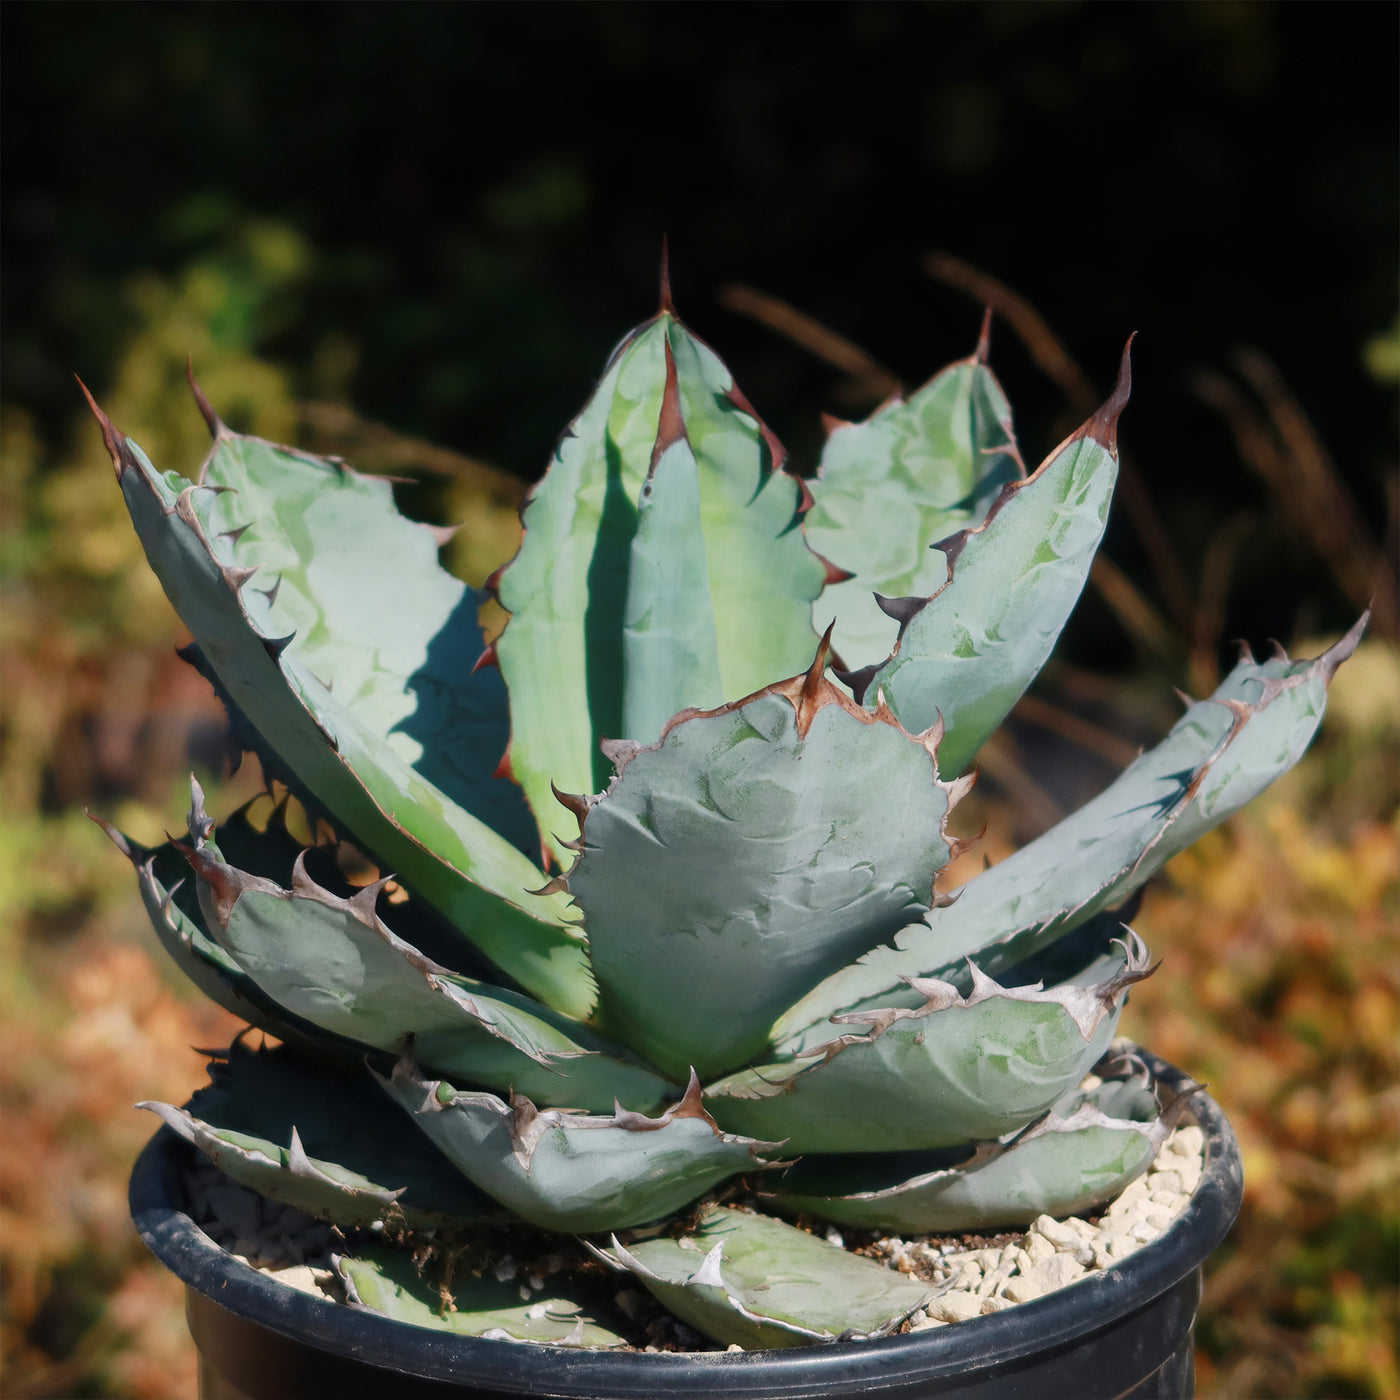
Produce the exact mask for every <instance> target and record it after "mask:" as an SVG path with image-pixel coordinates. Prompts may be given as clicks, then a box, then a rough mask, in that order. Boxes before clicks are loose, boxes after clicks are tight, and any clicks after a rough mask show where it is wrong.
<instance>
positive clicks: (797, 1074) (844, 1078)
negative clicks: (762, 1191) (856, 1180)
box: [706, 934, 1151, 1153]
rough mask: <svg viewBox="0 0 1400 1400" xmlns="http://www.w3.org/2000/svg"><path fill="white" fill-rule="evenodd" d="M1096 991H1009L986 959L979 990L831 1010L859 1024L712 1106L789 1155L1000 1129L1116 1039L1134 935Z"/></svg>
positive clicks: (922, 992) (893, 1146) (947, 988)
mask: <svg viewBox="0 0 1400 1400" xmlns="http://www.w3.org/2000/svg"><path fill="white" fill-rule="evenodd" d="M1128 938H1129V944H1128V945H1127V946H1126V948H1125V949H1124V950H1122V951H1123V956H1121V957H1120V958H1119V960H1118V966H1117V968H1116V969H1115V970H1114V972H1113V974H1112V975H1111V976H1109V977H1107V978H1106V979H1105V980H1104V981H1102V982H1100V983H1098V984H1097V985H1095V986H1090V987H1080V986H1073V985H1070V986H1064V987H1053V988H1045V989H1042V988H1039V987H1014V988H1006V987H1001V986H998V985H997V983H995V982H994V981H992V980H991V978H989V977H987V976H986V975H985V974H984V973H981V972H979V971H978V970H977V968H976V967H975V966H974V967H972V968H971V972H972V977H973V987H972V992H971V994H970V995H969V996H966V997H964V996H962V995H960V994H959V992H958V990H957V988H956V987H953V986H951V985H950V984H949V983H947V982H940V981H936V980H934V979H931V978H930V979H916V980H915V981H914V982H913V983H912V984H911V987H912V990H913V991H915V992H917V993H918V995H919V996H921V997H923V998H925V1001H924V1003H923V1005H922V1006H920V1007H919V1008H917V1009H916V1010H909V1009H907V1008H903V1007H898V1008H890V1009H887V1010H880V1011H864V1012H856V1013H853V1014H851V1015H849V1016H836V1017H833V1018H832V1019H833V1021H835V1022H836V1023H837V1025H838V1027H846V1028H848V1029H847V1033H846V1034H845V1035H841V1036H840V1037H839V1038H838V1039H836V1040H833V1041H831V1042H829V1043H828V1044H826V1045H819V1046H816V1047H814V1048H813V1049H811V1050H808V1051H806V1052H805V1053H804V1055H803V1056H802V1058H788V1059H786V1060H785V1061H780V1062H779V1063H776V1064H771V1065H762V1066H760V1067H758V1068H754V1069H747V1070H743V1071H741V1072H740V1073H738V1074H735V1075H731V1076H730V1077H729V1078H728V1079H724V1080H721V1081H720V1082H719V1083H717V1084H711V1085H710V1086H709V1087H708V1088H707V1090H706V1095H707V1098H708V1101H709V1104H710V1111H711V1112H712V1113H713V1114H714V1115H715V1119H716V1121H717V1122H719V1123H721V1124H722V1125H723V1126H724V1127H725V1128H727V1129H729V1131H731V1132H742V1133H749V1134H754V1135H757V1134H762V1135H763V1136H764V1137H769V1138H780V1139H783V1140H784V1143H785V1150H787V1151H789V1152H795V1153H808V1152H881V1151H886V1152H904V1151H910V1150H914V1149H919V1148H931V1147H950V1146H953V1145H955V1144H958V1143H964V1142H970V1141H973V1140H975V1139H979V1138H999V1137H1002V1136H1004V1135H1005V1134H1007V1133H1011V1132H1015V1131H1017V1130H1018V1129H1020V1128H1022V1127H1023V1126H1024V1125H1025V1124H1026V1123H1028V1122H1029V1121H1030V1120H1031V1119H1032V1118H1037V1117H1039V1116H1040V1115H1041V1114H1043V1113H1045V1112H1046V1111H1047V1110H1049V1109H1050V1108H1051V1107H1053V1105H1054V1104H1055V1103H1056V1102H1057V1101H1058V1100H1059V1099H1060V1098H1062V1097H1063V1096H1064V1094H1065V1093H1066V1092H1067V1091H1068V1090H1070V1089H1071V1088H1073V1086H1074V1085H1076V1084H1078V1083H1079V1082H1080V1081H1081V1080H1082V1079H1083V1078H1084V1076H1085V1074H1087V1073H1088V1071H1089V1068H1090V1066H1091V1065H1093V1064H1095V1063H1096V1062H1097V1061H1098V1060H1099V1059H1100V1058H1101V1056H1102V1055H1103V1053H1104V1050H1105V1049H1106V1048H1107V1046H1108V1043H1109V1041H1110V1040H1111V1039H1112V1038H1113V1033H1114V1030H1115V1028H1116V1026H1117V1023H1118V1014H1119V1012H1120V1011H1121V1010H1122V1008H1123V1002H1124V999H1125V997H1126V993H1127V990H1128V988H1129V987H1130V986H1132V985H1133V984H1134V983H1136V982H1140V981H1141V980H1142V979H1143V978H1144V977H1147V976H1148V975H1149V974H1150V972H1151V968H1150V967H1149V965H1148V959H1147V950H1146V949H1145V948H1144V947H1143V945H1142V940H1141V939H1139V938H1138V937H1137V935H1136V934H1130V935H1128Z"/></svg>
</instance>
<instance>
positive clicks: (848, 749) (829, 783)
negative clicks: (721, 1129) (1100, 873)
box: [568, 644, 958, 1079]
mask: <svg viewBox="0 0 1400 1400" xmlns="http://www.w3.org/2000/svg"><path fill="white" fill-rule="evenodd" d="M824 660H825V644H823V646H822V647H821V648H820V649H819V651H818V654H817V659H816V661H815V662H814V663H813V666H812V668H811V670H810V671H809V672H808V673H807V674H806V675H805V676H796V677H794V678H793V679H792V680H790V681H783V682H780V683H778V684H777V685H774V686H770V687H768V689H766V690H763V691H760V692H759V693H758V694H757V695H753V696H750V697H749V698H748V699H746V700H743V701H740V702H738V703H737V704H734V705H729V706H725V707H724V708H722V709H719V710H713V711H708V712H703V711H702V712H698V713H696V712H690V713H684V714H681V715H678V716H677V717H676V718H675V720H674V721H672V723H671V724H670V725H668V726H667V729H666V732H665V734H664V736H663V737H662V738H661V739H660V740H659V741H658V742H657V744H655V745H653V746H650V747H646V748H642V747H639V746H636V745H632V746H614V747H612V748H611V749H610V752H611V753H612V754H613V755H614V756H615V757H617V759H618V761H619V776H618V778H617V780H616V781H615V783H614V784H613V785H612V787H610V788H609V790H608V791H607V792H606V793H605V794H604V795H603V796H602V797H601V798H598V799H595V800H592V801H591V802H589V803H587V804H584V805H583V806H582V807H581V808H580V810H581V811H582V813H583V815H582V819H581V825H582V839H583V843H584V846H583V853H582V855H581V856H580V858H579V861H578V863H577V865H576V866H575V868H574V869H573V870H571V871H570V872H569V875H568V886H569V889H570V891H571V892H572V893H573V895H574V898H575V899H576V901H577V902H578V905H579V907H580V908H581V909H582V910H583V914H584V921H585V924H586V925H587V928H588V930H589V951H590V955H591V957H592V959H593V968H594V972H595V975H596V976H597V978H598V983H599V987H600V1003H599V1005H600V1015H601V1016H602V1018H603V1022H604V1024H605V1025H606V1026H608V1027H609V1028H610V1029H611V1031H612V1033H614V1034H616V1035H618V1036H619V1037H621V1038H622V1039H624V1040H625V1041H626V1042H627V1043H628V1044H629V1045H634V1046H636V1047H638V1048H639V1049H640V1050H641V1051H643V1052H644V1053H645V1054H646V1055H647V1056H648V1058H649V1059H651V1060H652V1062H653V1063H654V1064H657V1065H659V1066H660V1067H661V1068H662V1069H663V1070H665V1071H666V1072H668V1073H670V1074H672V1075H676V1074H682V1073H684V1071H685V1068H686V1067H687V1066H689V1065H694V1066H695V1068H696V1069H697V1070H698V1071H699V1072H700V1074H701V1075H702V1076H704V1077H705V1078H707V1079H708V1078H709V1077H710V1076H712V1075H714V1074H719V1073H724V1072H725V1071H727V1070H731V1069H734V1068H736V1067H737V1066H738V1065H741V1064H743V1063H745V1061H747V1060H748V1059H749V1058H750V1057H752V1056H753V1055H756V1054H762V1053H763V1052H764V1050H765V1048H766V1045H767V1040H768V1029H769V1026H770V1025H771V1023H772V1020H773V1017H774V1016H775V1015H776V1014H777V1012H778V1011H779V1010H780V1009H781V1008H782V1007H783V1006H784V1005H785V1004H790V1003H791V1002H792V1000H793V998H794V997H796V996H797V995H798V994H799V993H800V991H801V989H803V988H804V987H810V986H811V985H813V984H814V983H815V982H816V981H817V980H818V979H819V978H821V977H823V976H825V975H826V974H827V973H829V972H831V971H834V970H835V969H836V968H839V967H843V966H845V965H846V964H847V963H849V962H850V960H851V959H852V958H853V957H855V956H857V955H858V954H860V953H862V952H864V951H866V950H867V949H869V948H872V947H874V946H875V945H876V944H878V943H879V942H881V941H882V940H883V939H886V938H889V937H890V936H891V935H892V934H893V933H894V932H895V931H896V930H897V929H899V928H900V927H902V926H903V925H904V924H905V923H906V922H907V920H908V919H909V918H910V916H911V915H913V914H917V913H918V912H920V911H922V910H923V909H926V908H927V907H928V906H929V904H930V903H931V901H932V899H933V881H934V878H935V876H936V875H937V874H938V872H939V871H940V870H941V869H942V868H943V866H944V865H945V864H947V862H948V860H949V858H950V854H951V849H952V843H951V841H950V838H949V837H948V836H947V834H946V831H945V829H944V824H945V820H946V817H947V813H948V810H949V807H950V806H951V804H952V802H953V801H955V800H956V797H957V795H958V794H957V793H956V792H955V791H952V790H950V789H949V787H947V786H946V785H944V784H942V783H940V782H939V781H938V776H937V765H936V763H935V761H934V756H933V751H934V748H935V746H936V744H937V734H936V733H930V734H925V735H922V736H919V737H915V736H913V735H911V734H908V733H907V732H905V730H903V729H902V728H900V726H899V724H898V723H897V722H896V721H895V720H894V717H893V716H892V715H890V714H889V712H888V711H880V712H878V713H875V714H872V713H870V712H869V711H867V710H863V709H861V708H860V706H858V705H856V704H855V703H854V702H853V701H852V700H851V699H850V697H849V696H847V695H845V694H844V693H843V692H842V691H840V690H838V689H837V688H836V687H835V686H834V685H832V684H831V682H830V681H828V680H827V679H826V678H825V677H824V676H823V674H822V667H823V664H824ZM736 988H743V989H744V991H743V995H742V996H736V995H735V989H736Z"/></svg>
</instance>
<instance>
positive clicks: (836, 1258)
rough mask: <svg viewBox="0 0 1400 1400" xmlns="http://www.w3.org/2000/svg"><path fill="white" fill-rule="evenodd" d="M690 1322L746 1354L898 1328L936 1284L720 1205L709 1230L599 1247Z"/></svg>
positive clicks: (706, 1223)
mask: <svg viewBox="0 0 1400 1400" xmlns="http://www.w3.org/2000/svg"><path fill="white" fill-rule="evenodd" d="M595 1253H597V1254H598V1255H599V1257H600V1258H602V1259H604V1260H605V1261H606V1262H608V1263H609V1264H611V1265H612V1266H613V1267H614V1268H617V1269H626V1270H627V1271H628V1272H629V1273H631V1274H633V1275H634V1276H635V1277H636V1278H637V1279H639V1280H640V1281H641V1282H642V1284H643V1285H644V1286H645V1287H646V1289H647V1290H648V1291H649V1292H650V1293H651V1294H652V1295H653V1296H654V1297H655V1298H656V1300H657V1301H658V1302H659V1303H661V1304H662V1306H663V1307H665V1308H667V1309H668V1310H669V1311H671V1312H673V1313H674V1314H675V1315H676V1316H677V1317H678V1318H680V1319H681V1321H682V1322H687V1323H689V1324H690V1325H691V1326H692V1327H694V1328H695V1329H696V1331H698V1332H701V1333H703V1334H704V1335H705V1336H707V1337H710V1338H712V1339H713V1340H714V1341H717V1342H721V1343H724V1344H726V1345H729V1346H741V1347H743V1348H744V1349H745V1350H746V1351H750V1350H759V1349H763V1348H768V1347H793V1346H805V1345H808V1344H810V1343H812V1342H831V1341H864V1340H867V1339H870V1338H874V1337H882V1336H885V1335H887V1334H888V1333H890V1332H893V1331H894V1329H895V1328H897V1327H898V1326H899V1325H900V1324H901V1323H902V1322H903V1321H904V1320H905V1319H906V1318H908V1317H909V1316H910V1315H911V1314H912V1313H914V1312H916V1311H917V1310H918V1309H919V1308H920V1307H922V1306H923V1304H924V1302H925V1301H926V1300H927V1299H928V1298H929V1296H930V1295H931V1294H932V1293H933V1292H934V1289H933V1288H931V1287H930V1286H929V1285H927V1284H924V1283H921V1282H919V1281H918V1280H916V1279H912V1278H909V1277H908V1276H907V1275H905V1274H898V1273H896V1272H895V1271H894V1270H893V1269H887V1268H885V1266H884V1265H883V1264H877V1263H876V1262H875V1261H874V1260H873V1259H864V1258H862V1257H861V1256H860V1255H858V1254H848V1253H847V1252H846V1251H845V1250H844V1249H841V1248H839V1247H838V1246H836V1245H832V1244H827V1243H826V1241H825V1240H819V1239H817V1238H816V1237H815V1236H814V1235H809V1234H808V1233H807V1232H806V1231H805V1230H798V1229H796V1228H795V1227H793V1226H791V1225H787V1224H785V1223H784V1222H783V1221H781V1220H774V1219H772V1218H771V1217H770V1216H766V1215H753V1214H750V1213H747V1212H744V1211H737V1210H727V1209H724V1208H723V1207H719V1206H711V1207H710V1208H709V1209H708V1210H706V1212H705V1214H704V1216H703V1217H702V1218H701V1220H700V1224H699V1227H698V1228H697V1229H696V1230H695V1231H694V1232H693V1233H691V1234H686V1235H683V1236H681V1238H679V1239H669V1238H664V1237H663V1238H658V1239H651V1240H644V1241H642V1242H641V1243H639V1244H631V1245H627V1246H624V1245H622V1244H620V1243H619V1242H618V1240H617V1239H616V1238H614V1239H613V1242H612V1249H611V1250H596V1251H595Z"/></svg>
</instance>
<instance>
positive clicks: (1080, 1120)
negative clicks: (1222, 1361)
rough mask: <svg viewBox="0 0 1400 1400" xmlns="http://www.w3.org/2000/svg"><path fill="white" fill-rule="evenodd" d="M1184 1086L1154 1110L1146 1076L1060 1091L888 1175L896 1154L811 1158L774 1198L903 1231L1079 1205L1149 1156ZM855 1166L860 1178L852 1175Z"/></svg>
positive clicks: (988, 1222) (789, 1207) (1164, 1134)
mask: <svg viewBox="0 0 1400 1400" xmlns="http://www.w3.org/2000/svg"><path fill="white" fill-rule="evenodd" d="M1162 1092H1164V1093H1165V1090H1163V1091H1162ZM1190 1093H1191V1090H1190V1089H1189V1088H1188V1090H1187V1091H1186V1092H1185V1093H1182V1094H1181V1095H1180V1096H1178V1097H1176V1098H1174V1099H1172V1100H1171V1101H1170V1102H1168V1104H1167V1106H1166V1108H1165V1109H1163V1110H1162V1112H1161V1113H1160V1114H1158V1112H1157V1100H1156V1098H1155V1097H1154V1096H1153V1094H1152V1093H1151V1092H1150V1091H1149V1090H1148V1089H1147V1088H1146V1084H1145V1081H1134V1082H1129V1083H1123V1082H1116V1081H1106V1082H1105V1083H1104V1084H1103V1085H1102V1086H1100V1087H1099V1088H1097V1089H1094V1090H1092V1091H1090V1092H1089V1093H1087V1094H1086V1093H1081V1092H1078V1091H1075V1092H1073V1093H1071V1094H1068V1095H1066V1097H1065V1099H1064V1101H1063V1102H1062V1103H1060V1104H1059V1105H1057V1106H1056V1109H1055V1111H1054V1112H1052V1113H1050V1114H1049V1115H1047V1116H1046V1117H1045V1118H1044V1119H1043V1120H1042V1121H1041V1122H1039V1123H1037V1124H1035V1125H1034V1126H1033V1127H1031V1128H1029V1129H1027V1131H1025V1132H1024V1133H1021V1134H1020V1135H1019V1136H1018V1137H1016V1138H1014V1139H1012V1140H1011V1141H1009V1142H988V1143H983V1144H981V1145H980V1146H979V1147H978V1148H977V1150H976V1151H975V1152H974V1153H973V1155H972V1157H971V1158H969V1159H968V1160H967V1161H965V1162H963V1163H961V1164H960V1165H958V1166H956V1167H950V1168H945V1169H942V1170H937V1171H928V1172H920V1173H918V1174H916V1175H914V1176H911V1177H909V1178H908V1179H907V1180H898V1179H896V1180H893V1181H892V1180H890V1178H891V1177H892V1176H897V1174H898V1172H899V1171H900V1165H901V1164H900V1161H899V1159H898V1158H897V1157H892V1158H889V1159H887V1160H886V1161H885V1162H883V1163H881V1164H880V1165H878V1166H875V1165H870V1166H865V1167H863V1168H861V1169H858V1170H856V1171H854V1172H853V1171H851V1170H849V1169H847V1170H846V1171H844V1172H843V1171H842V1168H841V1163H840V1162H839V1160H834V1161H833V1160H830V1159H829V1160H828V1161H825V1162H813V1163H812V1164H811V1167H810V1169H809V1170H807V1171H806V1172H803V1170H802V1168H801V1167H799V1168H798V1169H797V1170H796V1171H795V1172H794V1173H792V1174H791V1175H790V1176H789V1177H788V1178H787V1179H786V1180H785V1181H784V1182H783V1184H782V1189H781V1190H780V1192H779V1194H778V1195H777V1197H776V1198H775V1204H777V1205H778V1206H779V1207H780V1208H781V1209H783V1210H784V1211H794V1212H808V1211H810V1212H811V1213H812V1214H815V1215H820V1216H821V1217H822V1218H823V1219H826V1220H833V1221H836V1222H837V1223H838V1224H841V1225H856V1226H861V1227H866V1228H870V1229H878V1230H896V1231H900V1232H901V1233H903V1234H906V1235H923V1234H933V1233H943V1232H953V1231H958V1232H961V1231H968V1230H998V1229H1004V1228H1005V1227H1007V1226H1014V1225H1025V1224H1027V1223H1028V1222H1029V1221H1031V1220H1034V1219H1035V1218H1036V1217H1037V1216H1041V1215H1049V1216H1053V1217H1054V1218H1056V1219H1061V1220H1062V1219H1064V1218H1065V1217H1066V1216H1070V1215H1084V1214H1088V1213H1089V1212H1091V1211H1094V1210H1096V1209H1098V1208H1099V1207H1101V1206H1103V1205H1104V1204H1106V1203H1107V1202H1109V1201H1111V1200H1112V1199H1113V1198H1114V1197H1115V1196H1117V1195H1119V1194H1120V1193H1121V1192H1122V1190H1123V1188H1124V1187H1126V1186H1127V1185H1128V1184H1129V1183H1130V1182H1131V1181H1133V1180H1135V1179H1136V1178H1137V1177H1139V1176H1141V1175H1142V1173H1143V1172H1145V1171H1146V1170H1147V1168H1148V1167H1149V1166H1151V1164H1152V1160H1153V1158H1154V1157H1156V1155H1157V1152H1158V1150H1159V1149H1160V1148H1161V1146H1162V1144H1163V1143H1164V1142H1165V1141H1166V1140H1167V1138H1168V1136H1169V1135H1170V1134H1171V1130H1172V1128H1173V1127H1175V1125H1176V1123H1177V1121H1178V1119H1179V1118H1180V1117H1181V1114H1182V1112H1183V1111H1184V1110H1185V1108H1186V1107H1187V1104H1188V1102H1189V1098H1190ZM843 1176H844V1177H845V1180H844V1181H842V1179H841V1178H842V1177H843ZM861 1176H864V1177H866V1180H865V1181H864V1182H861V1181H859V1180H858V1179H856V1180H853V1178H859V1177H861Z"/></svg>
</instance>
